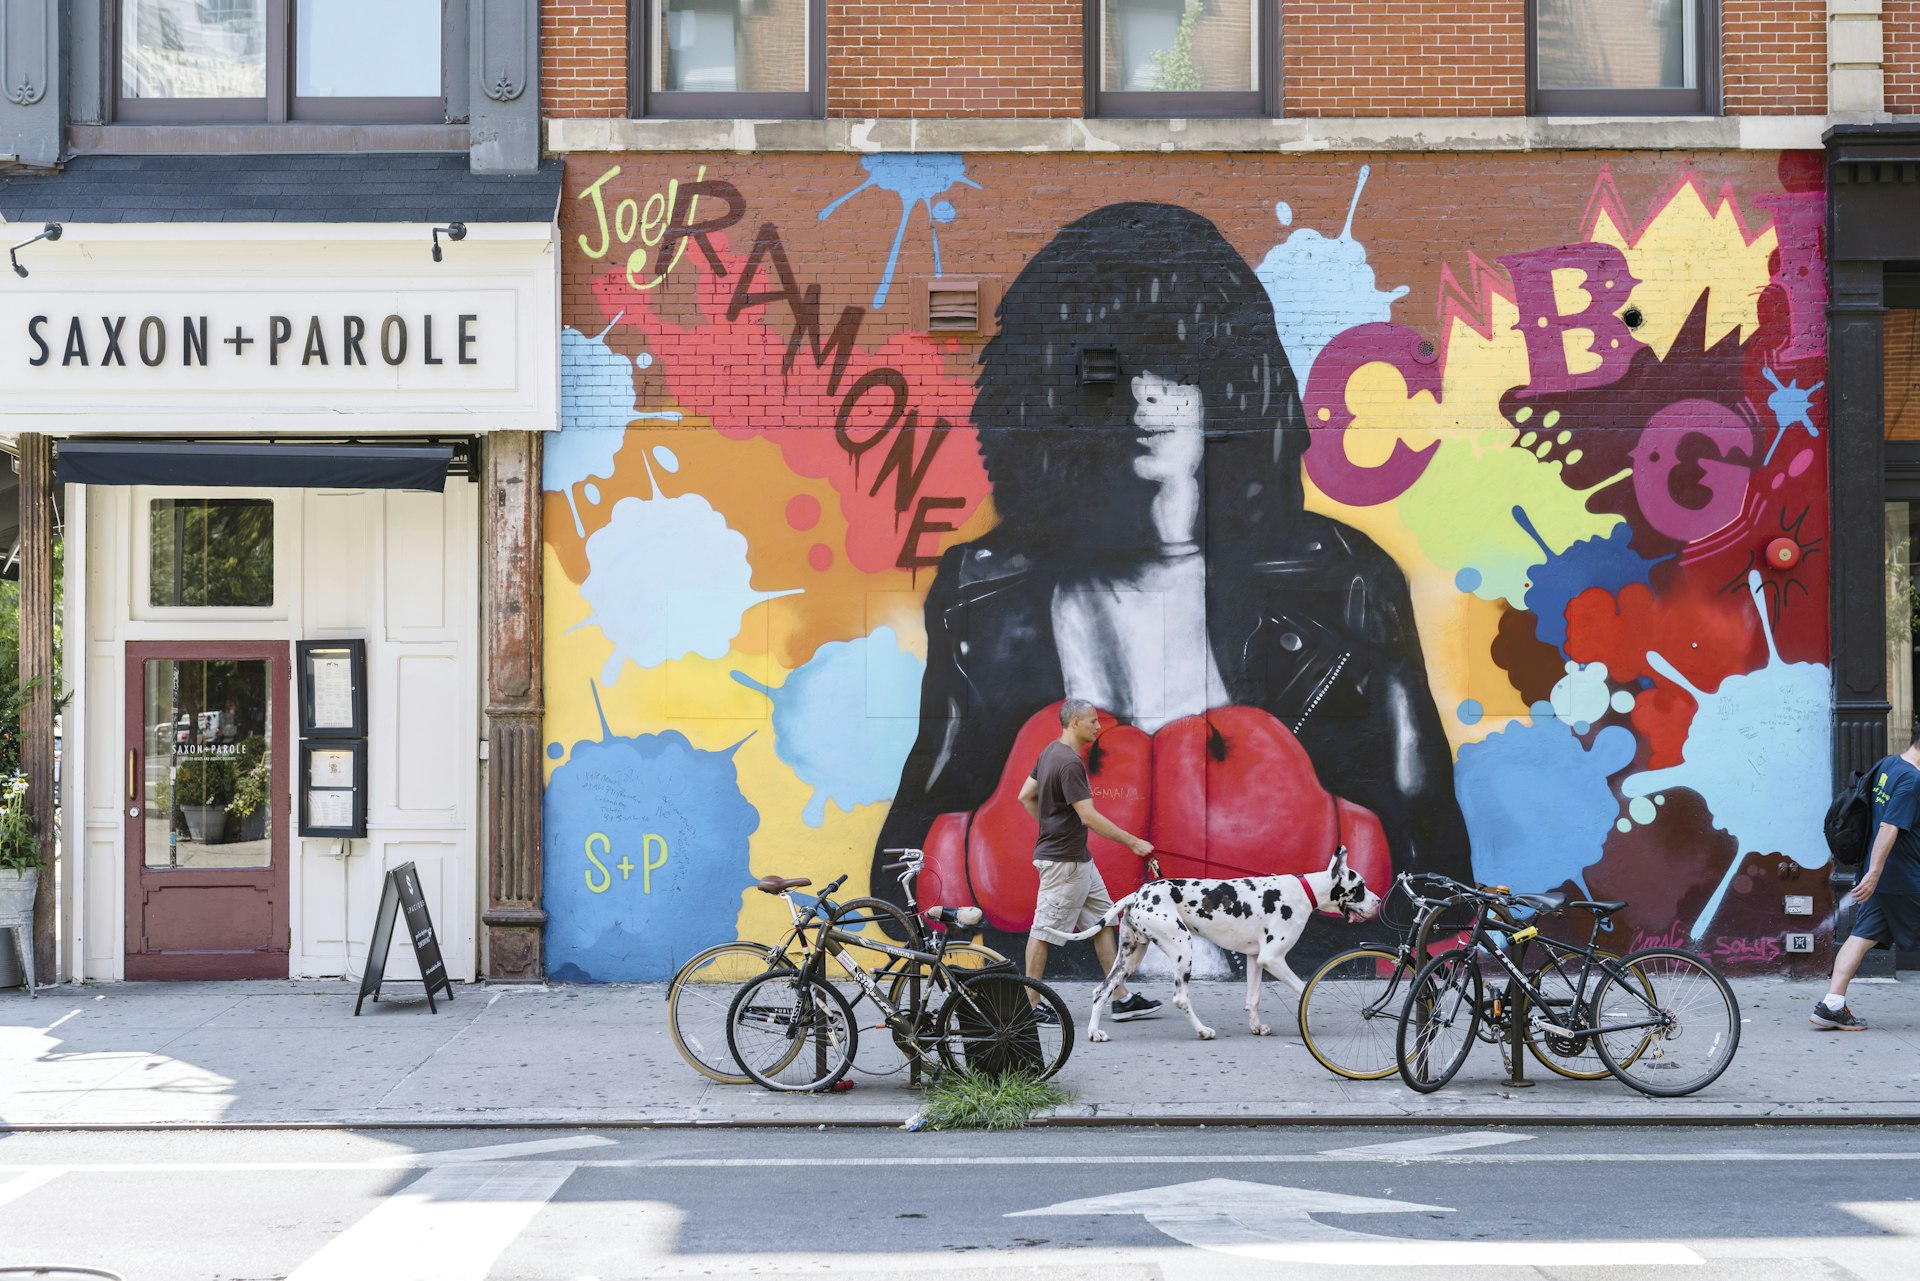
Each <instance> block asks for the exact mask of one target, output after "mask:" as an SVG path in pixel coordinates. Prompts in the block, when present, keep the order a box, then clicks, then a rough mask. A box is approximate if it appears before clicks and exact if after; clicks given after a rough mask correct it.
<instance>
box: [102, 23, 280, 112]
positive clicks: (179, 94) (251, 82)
mask: <svg viewBox="0 0 1920 1281" xmlns="http://www.w3.org/2000/svg"><path fill="white" fill-rule="evenodd" d="M266 7H267V0H121V3H120V93H121V95H122V96H123V97H127V98H264V97H266V96H267V24H266Z"/></svg>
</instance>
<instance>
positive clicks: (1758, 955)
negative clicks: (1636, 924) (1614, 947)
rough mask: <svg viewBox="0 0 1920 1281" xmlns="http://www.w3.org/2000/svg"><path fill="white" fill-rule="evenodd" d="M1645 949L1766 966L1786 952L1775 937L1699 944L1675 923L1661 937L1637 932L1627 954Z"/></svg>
mask: <svg viewBox="0 0 1920 1281" xmlns="http://www.w3.org/2000/svg"><path fill="white" fill-rule="evenodd" d="M1643 947H1679V948H1686V949H1688V950H1690V951H1695V952H1699V953H1700V954H1701V955H1703V956H1705V957H1707V958H1708V959H1709V960H1713V961H1719V962H1721V963H1723V964H1726V965H1767V964H1770V963H1772V962H1773V961H1776V960H1778V959H1779V958H1780V956H1781V955H1782V954H1783V953H1784V952H1785V951H1786V949H1785V948H1784V947H1782V946H1781V943H1780V940H1779V939H1777V938H1775V937H1773V936H1772V935H1761V936H1758V937H1753V938H1742V937H1739V936H1737V935H1731V934H1723V935H1721V936H1719V937H1718V938H1715V939H1712V940H1709V941H1705V942H1702V943H1700V944H1698V945H1696V944H1694V943H1693V942H1691V941H1690V940H1689V939H1688V937H1687V927H1686V926H1685V925H1682V924H1681V923H1680V922H1679V921H1675V922H1674V923H1673V925H1672V926H1671V927H1669V928H1668V929H1667V930H1665V931H1663V932H1662V933H1659V934H1649V933H1648V932H1647V931H1645V930H1635V931H1634V933H1633V945H1632V946H1631V947H1630V948H1628V949H1627V950H1628V951H1631V952H1637V951H1639V950H1640V949H1641V948H1643Z"/></svg>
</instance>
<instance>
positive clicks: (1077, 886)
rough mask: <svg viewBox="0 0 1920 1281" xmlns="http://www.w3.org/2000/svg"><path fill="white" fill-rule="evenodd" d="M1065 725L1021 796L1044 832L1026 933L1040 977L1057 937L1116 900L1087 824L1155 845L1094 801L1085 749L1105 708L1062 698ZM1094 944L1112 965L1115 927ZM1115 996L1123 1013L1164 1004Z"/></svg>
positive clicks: (1143, 848)
mask: <svg viewBox="0 0 1920 1281" xmlns="http://www.w3.org/2000/svg"><path fill="white" fill-rule="evenodd" d="M1060 726H1061V730H1060V737H1059V738H1058V739H1057V740H1055V741H1054V742H1051V743H1048V744H1047V746H1046V749H1045V750H1044V751H1042V752H1041V753H1040V759H1039V760H1038V761H1037V762H1035V763H1034V767H1033V773H1032V774H1031V775H1029V776H1028V778H1027V781H1026V782H1025V783H1024V784H1023V785H1022V786H1021V788H1020V804H1021V805H1022V806H1024V807H1025V808H1026V811H1027V813H1029V814H1031V815H1032V816H1033V817H1034V819H1035V820H1036V821H1037V822H1038V823H1039V824H1040V839H1039V840H1037V841H1035V842H1034V846H1033V865H1034V866H1035V867H1037V868H1039V869H1040V897H1039V900H1038V901H1037V902H1036V903H1035V905H1034V910H1033V929H1032V931H1031V932H1030V933H1029V934H1028V936H1027V976H1028V977H1029V978H1034V979H1041V978H1045V977H1046V970H1047V954H1048V953H1049V952H1050V951H1051V950H1052V945H1053V944H1055V943H1065V942H1067V941H1068V938H1067V936H1068V935H1070V934H1072V933H1074V932H1075V931H1077V930H1085V929H1088V928H1090V927H1092V926H1095V925H1097V924H1099V923H1100V919H1101V918H1102V917H1104V916H1105V915H1106V914H1107V911H1108V910H1109V909H1110V908H1112V906H1113V900H1112V898H1110V897H1109V896H1108V895H1107V887H1106V883H1105V882H1104V881H1102V880H1101V879H1100V869H1098V868H1096V867H1095V866H1094V865H1093V855H1092V853H1091V852H1090V851H1089V850H1088V849H1087V829H1088V828H1092V829H1093V830H1094V831H1096V832H1098V833H1099V834H1100V835H1102V836H1104V837H1106V838H1107V839H1108V840H1110V841H1117V842H1119V843H1120V844H1122V845H1124V846H1126V847H1127V848H1128V849H1130V850H1132V851H1133V852H1134V853H1135V854H1138V855H1139V856H1140V857H1141V858H1145V857H1147V855H1149V854H1151V853H1153V846H1152V845H1151V844H1150V843H1148V842H1146V841H1143V840H1141V839H1140V838H1139V837H1137V836H1132V835H1129V834H1128V833H1126V832H1123V831H1121V830H1120V828H1119V827H1118V826H1116V825H1115V824H1114V823H1113V822H1112V820H1110V819H1108V818H1107V817H1106V816H1105V815H1104V814H1102V813H1101V812H1100V811H1099V810H1097V809H1095V808H1094V807H1093V787H1092V784H1091V783H1089V781H1088V779H1087V764H1086V761H1085V760H1083V759H1082V757H1083V755H1084V754H1085V752H1086V750H1087V748H1088V747H1090V746H1092V744H1093V740H1094V739H1096V738H1098V737H1099V735H1100V713H1099V712H1097V711H1095V710H1094V708H1093V704H1091V703H1089V702H1086V701H1085V700H1084V699H1078V698H1069V699H1068V700H1067V701H1066V702H1064V703H1062V704H1061V705H1060ZM1093 950H1094V953H1095V955H1097V956H1098V957H1099V958H1100V965H1101V968H1102V969H1106V970H1111V969H1112V968H1113V962H1114V956H1115V950H1114V937H1113V931H1112V930H1110V929H1107V930H1101V931H1100V932H1099V933H1098V934H1096V935H1094V938H1093ZM1113 996H1114V999H1113V1017H1114V1018H1115V1019H1117V1020H1121V1021H1125V1020H1128V1019H1141V1018H1146V1017H1147V1016H1148V1015H1150V1014H1154V1013H1157V1012H1158V1011H1159V1009H1160V1002H1158V1001H1150V1000H1148V999H1147V998H1146V997H1144V996H1141V995H1140V994H1139V993H1138V992H1134V993H1131V994H1130V993H1128V991H1127V989H1126V987H1125V986H1124V985H1121V986H1119V987H1116V988H1115V989H1114V993H1113ZM1034 1014H1035V1017H1037V1018H1041V1019H1051V1018H1052V1017H1053V1011H1051V1010H1049V1009H1047V1008H1046V1007H1044V1006H1037V1007H1035V1010H1034Z"/></svg>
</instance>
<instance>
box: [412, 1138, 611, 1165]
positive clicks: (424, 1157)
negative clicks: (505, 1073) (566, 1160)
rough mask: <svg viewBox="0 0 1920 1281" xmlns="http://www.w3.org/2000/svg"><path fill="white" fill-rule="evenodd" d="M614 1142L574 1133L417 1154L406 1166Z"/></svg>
mask: <svg viewBox="0 0 1920 1281" xmlns="http://www.w3.org/2000/svg"><path fill="white" fill-rule="evenodd" d="M615 1142H616V1140H613V1139H609V1138H605V1137H603V1136H601V1135H598V1134H576V1135H573V1136H571V1137H568V1138H559V1139H529V1140H527V1141H526V1142H525V1143H489V1144H487V1145H486V1146H484V1147H477V1148H448V1149H446V1150H444V1151H439V1152H421V1153H417V1154H416V1155H415V1156H414V1159H413V1160H412V1161H411V1162H409V1164H413V1165H452V1164H454V1163H456V1162H462V1161H500V1160H505V1159H507V1158H509V1157H520V1156H544V1155H545V1154H547V1153H549V1152H571V1151H574V1150H576V1149H579V1148H606V1147H612V1146H613V1145H614V1143H615Z"/></svg>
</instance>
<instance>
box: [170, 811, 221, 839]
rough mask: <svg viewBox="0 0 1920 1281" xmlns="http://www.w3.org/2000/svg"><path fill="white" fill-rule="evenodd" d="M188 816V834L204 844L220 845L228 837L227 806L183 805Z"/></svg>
mask: <svg viewBox="0 0 1920 1281" xmlns="http://www.w3.org/2000/svg"><path fill="white" fill-rule="evenodd" d="M180 812H181V813H183V814H185V815H186V816H187V835H188V836H191V837H192V838H193V839H194V840H196V841H198V842H199V843H200V844H202V845H218V844H219V843H220V842H221V841H224V840H226V839H227V807H226V806H224V805H182V806H181V807H180Z"/></svg>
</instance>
